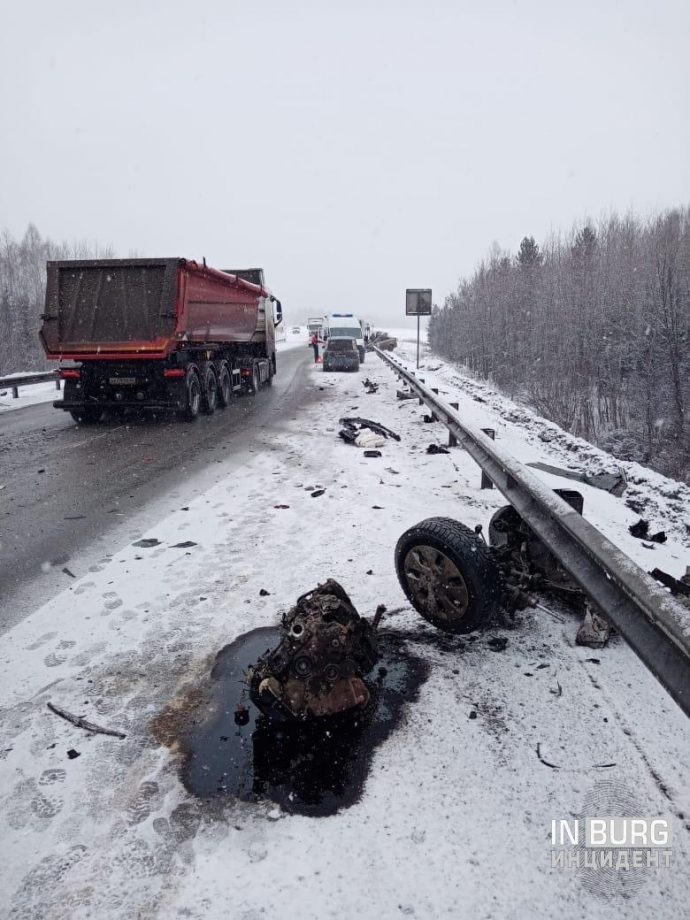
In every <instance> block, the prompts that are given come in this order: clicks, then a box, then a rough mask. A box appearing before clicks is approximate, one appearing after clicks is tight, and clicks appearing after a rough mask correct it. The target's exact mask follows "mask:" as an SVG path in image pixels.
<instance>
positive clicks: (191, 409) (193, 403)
mask: <svg viewBox="0 0 690 920" xmlns="http://www.w3.org/2000/svg"><path fill="white" fill-rule="evenodd" d="M184 388H185V407H184V409H183V410H182V411H181V412H180V413H179V415H180V418H181V419H183V420H184V421H186V422H193V421H194V419H195V418H197V416H198V415H199V412H200V411H201V381H200V380H199V375H198V374H197V372H196V371H195V370H194V368H193V367H190V368H189V370H188V371H187V376H186V377H185V380H184Z"/></svg>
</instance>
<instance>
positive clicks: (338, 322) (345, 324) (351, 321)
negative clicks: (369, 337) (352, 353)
mask: <svg viewBox="0 0 690 920" xmlns="http://www.w3.org/2000/svg"><path fill="white" fill-rule="evenodd" d="M323 336H324V338H330V337H331V336H338V337H341V338H349V339H354V340H355V343H356V345H357V351H358V352H359V360H360V362H363V361H364V355H365V354H366V352H365V348H364V332H363V331H362V324H361V322H360V321H359V319H358V318H357V317H356V316H355V314H354V313H329V314H327V315H326V316H324V318H323Z"/></svg>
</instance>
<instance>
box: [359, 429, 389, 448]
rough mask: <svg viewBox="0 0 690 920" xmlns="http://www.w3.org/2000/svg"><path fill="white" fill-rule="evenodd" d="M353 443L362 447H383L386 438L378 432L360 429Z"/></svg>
mask: <svg viewBox="0 0 690 920" xmlns="http://www.w3.org/2000/svg"><path fill="white" fill-rule="evenodd" d="M354 443H355V445H356V446H357V447H364V448H374V447H383V445H384V444H385V443H386V439H385V438H384V437H383V436H382V435H380V434H374V432H373V431H360V432H359V434H358V435H357V437H356V438H355V440H354Z"/></svg>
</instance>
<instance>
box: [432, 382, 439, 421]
mask: <svg viewBox="0 0 690 920" xmlns="http://www.w3.org/2000/svg"><path fill="white" fill-rule="evenodd" d="M431 392H432V393H435V394H436V395H437V396H438V387H432V388H431ZM431 417H432V419H433V420H434V421H435V422H437V421H438V415H436V413H435V412H434V410H433V409H432V410H431Z"/></svg>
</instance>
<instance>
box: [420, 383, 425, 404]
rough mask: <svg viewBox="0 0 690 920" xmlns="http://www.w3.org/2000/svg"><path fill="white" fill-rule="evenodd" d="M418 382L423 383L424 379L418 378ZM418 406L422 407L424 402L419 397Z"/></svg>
mask: <svg viewBox="0 0 690 920" xmlns="http://www.w3.org/2000/svg"><path fill="white" fill-rule="evenodd" d="M419 382H420V383H424V378H423V377H420V378H419ZM419 405H420V406H423V405H424V400H423V399H422V397H421V396H420V397H419Z"/></svg>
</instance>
